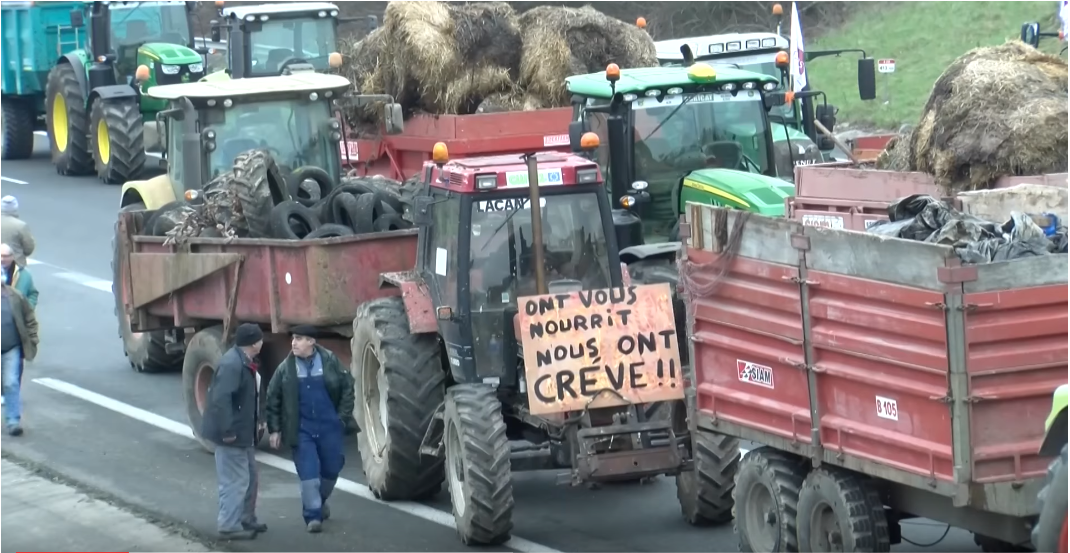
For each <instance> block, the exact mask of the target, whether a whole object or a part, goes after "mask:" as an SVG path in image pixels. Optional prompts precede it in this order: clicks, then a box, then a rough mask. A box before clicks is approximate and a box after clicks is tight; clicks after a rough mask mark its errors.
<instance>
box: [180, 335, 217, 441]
mask: <svg viewBox="0 0 1070 553" xmlns="http://www.w3.org/2000/svg"><path fill="white" fill-rule="evenodd" d="M225 352H226V345H225V344H224V343H223V327H221V326H213V327H211V328H206V329H204V330H202V331H200V332H198V333H196V334H194V335H193V339H192V340H190V342H189V346H187V347H186V359H185V361H184V362H183V363H182V399H183V400H184V401H185V403H186V418H187V419H188V420H189V427H190V429H191V430H193V436H194V437H195V438H197V441H198V442H200V443H201V447H203V448H204V449H206V450H208V452H209V453H211V452H214V451H215V444H213V443H212V442H210V441H208V440H205V439H204V438H202V437H201V422H202V421H203V420H204V407H205V405H206V402H207V401H208V386H209V385H210V384H211V383H212V377H213V376H215V371H216V368H218V367H219V359H220V358H222V357H223V354H224V353H225Z"/></svg>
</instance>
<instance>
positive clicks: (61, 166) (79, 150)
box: [45, 63, 93, 176]
mask: <svg viewBox="0 0 1070 553" xmlns="http://www.w3.org/2000/svg"><path fill="white" fill-rule="evenodd" d="M57 98H59V99H60V100H62V105H61V106H58V107H61V108H62V109H64V110H66V112H67V128H66V129H65V131H66V132H64V133H63V134H62V135H57V133H56V129H55V128H54V127H55V118H54V114H53V113H52V111H53V110H54V109H56V108H57V102H59V101H60V100H57ZM85 100H86V99H85V97H84V96H82V89H81V87H80V86H79V85H78V77H77V76H76V75H75V72H74V67H72V66H71V64H69V63H61V64H59V65H57V66H55V67H53V68H52V70H51V71H49V73H48V84H47V85H45V124H46V125H48V143H49V145H50V148H51V150H52V165H54V166H55V167H56V172H57V173H59V174H61V175H67V176H81V175H89V174H92V172H93V156H92V154H90V153H89V114H88V113H87V112H86V109H85ZM57 136H62V137H65V138H66V141H65V142H64V143H57Z"/></svg>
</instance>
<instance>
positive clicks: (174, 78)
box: [156, 62, 204, 85]
mask: <svg viewBox="0 0 1070 553" xmlns="http://www.w3.org/2000/svg"><path fill="white" fill-rule="evenodd" d="M202 77H204V70H201V71H200V72H199V73H193V72H191V71H190V70H189V65H179V66H178V73H175V74H174V75H168V74H167V73H164V72H163V64H162V63H159V62H157V63H156V84H158V85H164V84H179V83H195V82H197V81H199V80H201V78H202Z"/></svg>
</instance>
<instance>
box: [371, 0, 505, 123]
mask: <svg viewBox="0 0 1070 553" xmlns="http://www.w3.org/2000/svg"><path fill="white" fill-rule="evenodd" d="M382 33H383V35H382V37H383V38H382V48H383V51H384V52H386V53H388V55H387V56H382V57H383V58H386V59H381V60H380V63H379V64H378V65H377V66H376V68H375V70H374V71H373V72H372V73H371V74H370V75H369V76H368V78H367V79H366V80H364V81H363V87H362V92H364V93H370V94H390V95H391V96H394V98H395V99H396V101H397V102H398V103H400V104H401V105H402V106H404V107H405V109H406V110H407V111H409V112H410V113H411V112H413V111H417V110H422V111H427V112H431V113H436V114H467V113H473V112H474V111H475V109H476V108H477V107H478V106H479V104H480V103H481V102H482V101H483V99H484V98H485V97H487V96H489V95H491V94H495V93H498V92H504V91H508V90H510V89H511V88H512V87H513V83H514V80H515V77H516V75H517V74H518V73H519V64H520V30H519V27H518V19H517V17H516V14H515V13H514V12H513V9H512V8H511V7H510V6H509V5H508V4H505V3H503V2H486V3H479V4H469V5H453V4H448V3H445V2H391V3H390V4H388V5H387V7H386V13H385V14H384V17H383V27H382Z"/></svg>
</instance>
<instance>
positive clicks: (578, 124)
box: [568, 120, 587, 154]
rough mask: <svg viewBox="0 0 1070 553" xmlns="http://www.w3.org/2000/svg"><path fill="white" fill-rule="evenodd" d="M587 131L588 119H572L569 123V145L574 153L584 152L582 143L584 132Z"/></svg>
mask: <svg viewBox="0 0 1070 553" xmlns="http://www.w3.org/2000/svg"><path fill="white" fill-rule="evenodd" d="M585 132H587V121H586V120H582V121H572V122H571V123H569V124H568V146H569V149H571V150H572V153H574V154H578V153H581V152H583V146H582V145H581V144H580V143H581V142H582V141H583V133H585Z"/></svg>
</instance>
